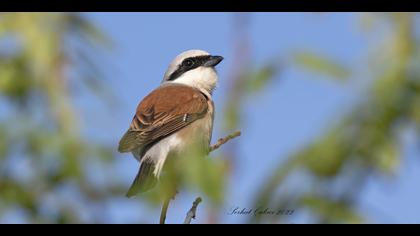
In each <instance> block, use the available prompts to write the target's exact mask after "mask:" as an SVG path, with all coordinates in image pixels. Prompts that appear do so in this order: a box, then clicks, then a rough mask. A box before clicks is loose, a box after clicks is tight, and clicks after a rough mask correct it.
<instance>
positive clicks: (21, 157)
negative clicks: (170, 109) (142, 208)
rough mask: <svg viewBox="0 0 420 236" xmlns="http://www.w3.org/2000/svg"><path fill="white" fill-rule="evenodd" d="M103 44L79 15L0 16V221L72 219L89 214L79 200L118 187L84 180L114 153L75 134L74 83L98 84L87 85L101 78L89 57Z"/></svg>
mask: <svg viewBox="0 0 420 236" xmlns="http://www.w3.org/2000/svg"><path fill="white" fill-rule="evenodd" d="M111 45H112V42H111V41H110V40H109V39H108V37H107V36H106V35H104V34H103V33H102V32H101V31H100V30H99V29H97V28H96V27H95V26H94V25H92V24H91V23H90V22H89V20H88V19H86V18H85V17H84V16H82V15H80V14H70V13H69V14H67V13H1V14H0V97H1V100H0V109H1V111H2V115H1V118H0V219H1V217H2V216H4V214H8V213H9V212H11V211H16V210H18V211H21V212H24V213H25V214H24V217H25V220H27V221H28V222H31V223H77V222H81V221H82V215H87V214H88V215H89V214H90V213H91V212H88V209H87V208H86V209H81V208H80V207H81V206H83V205H85V206H86V205H100V204H102V203H104V202H105V201H106V200H107V199H109V198H111V197H113V196H116V195H117V194H118V195H120V194H123V193H124V191H125V188H126V186H125V188H123V186H122V185H121V184H120V183H118V181H117V178H116V179H115V180H112V181H110V182H109V183H108V184H107V185H106V186H98V185H95V184H93V183H92V181H91V179H90V178H89V173H88V169H89V168H88V166H90V164H92V163H102V164H103V165H107V164H112V162H113V161H114V152H113V148H110V147H108V146H106V145H104V144H100V143H95V141H94V140H87V139H86V138H84V137H83V136H82V135H81V130H80V127H79V120H78V118H79V117H80V116H79V113H78V111H77V110H76V109H75V106H74V104H73V100H74V94H75V93H76V92H77V91H79V90H80V88H82V87H84V88H87V89H89V90H90V91H91V92H92V93H93V94H98V93H96V92H98V91H101V90H102V89H101V87H100V86H91V85H92V83H94V82H93V81H96V84H99V82H98V81H100V80H102V79H104V78H103V77H100V76H98V71H99V70H100V69H99V68H100V66H99V65H98V64H97V63H95V62H94V61H95V60H96V59H95V55H96V51H97V50H98V49H101V48H106V47H108V46H111ZM85 65H92V66H90V67H86V66H85ZM95 68H97V69H95ZM67 187H69V188H74V192H73V195H72V196H73V197H77V199H78V200H77V201H78V203H77V204H76V203H74V202H73V203H71V202H69V200H68V198H69V197H72V196H66V192H65V189H66V188H67ZM51 199H55V200H54V201H53V200H51ZM82 208H83V207H82ZM93 215H95V214H93ZM97 221H100V216H99V215H98V219H95V218H92V219H89V222H97Z"/></svg>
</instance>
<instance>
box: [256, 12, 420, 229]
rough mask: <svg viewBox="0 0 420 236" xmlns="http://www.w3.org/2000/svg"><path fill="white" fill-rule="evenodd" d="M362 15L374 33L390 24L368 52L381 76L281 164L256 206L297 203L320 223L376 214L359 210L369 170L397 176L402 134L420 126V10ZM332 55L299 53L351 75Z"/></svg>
mask: <svg viewBox="0 0 420 236" xmlns="http://www.w3.org/2000/svg"><path fill="white" fill-rule="evenodd" d="M362 17H363V19H367V24H368V25H367V26H366V25H364V27H363V29H364V30H365V31H366V32H367V36H369V32H370V31H372V30H375V29H376V27H377V28H380V27H382V28H385V33H384V34H385V36H384V37H382V39H383V40H384V42H381V43H378V42H377V41H375V42H374V45H373V46H372V50H371V51H369V52H368V53H369V55H367V58H368V59H369V61H370V63H367V66H368V68H367V69H366V71H368V72H367V74H366V75H365V76H366V77H373V78H374V79H373V80H372V82H371V87H370V89H369V90H368V91H367V94H366V97H365V98H364V99H361V101H360V103H359V104H358V105H356V106H355V107H354V109H353V110H352V111H350V112H349V113H348V114H346V115H345V116H344V117H343V118H342V120H341V121H340V122H337V123H336V124H332V125H331V127H328V128H327V131H326V132H325V134H322V135H321V136H320V137H318V138H317V139H315V140H314V141H313V143H312V144H310V145H308V146H307V147H304V148H302V149H301V150H300V151H298V152H296V153H295V154H293V155H291V156H290V157H289V158H288V159H287V160H286V161H283V162H282V163H280V165H279V167H277V168H275V169H274V172H273V174H272V176H271V177H269V178H268V179H267V180H266V182H265V184H264V185H263V187H262V189H260V190H259V191H258V194H257V197H256V200H255V204H256V205H258V206H261V205H263V206H271V207H273V208H275V209H284V208H291V207H294V208H295V212H306V213H309V214H311V215H312V216H313V218H312V220H313V222H314V223H360V222H366V221H369V219H365V218H364V217H363V216H362V215H361V214H360V213H359V212H358V211H357V198H358V193H359V191H360V190H361V189H362V188H363V186H364V183H366V181H367V179H368V177H369V176H372V175H386V176H392V175H393V174H395V173H396V172H397V171H398V166H399V163H400V162H401V158H402V154H401V153H402V141H401V138H400V137H401V134H402V132H404V131H405V130H407V129H409V128H410V127H412V126H416V127H417V134H418V133H419V132H418V130H420V122H419V111H420V106H419V105H420V103H419V100H420V90H419V88H420V71H419V69H418V68H419V67H418V63H419V60H418V59H419V57H420V53H419V52H420V50H419V48H420V47H419V46H420V44H419V41H418V35H416V31H415V29H418V27H419V26H418V24H416V23H418V22H419V21H418V19H417V21H416V17H418V16H417V15H416V14H414V13H386V14H385V13H382V14H378V13H377V14H373V13H372V14H363V15H362ZM373 19H374V20H373ZM384 26H385V27H384ZM326 58H327V57H325V56H322V55H314V54H311V53H303V54H302V53H300V54H297V55H296V57H295V59H296V60H295V62H296V63H297V64H298V65H299V66H303V68H304V69H310V70H311V71H314V72H316V73H323V74H326V75H331V76H332V77H334V78H347V77H348V76H349V75H350V74H351V71H350V70H349V69H345V68H344V67H342V66H340V65H339V64H337V63H335V62H334V61H333V60H331V59H326ZM362 63H365V62H362ZM296 174H299V175H300V176H301V177H302V176H303V177H302V180H301V181H300V182H298V183H296V182H293V178H294V176H296ZM295 180H296V179H295ZM291 182H292V183H293V184H290V183H291ZM285 189H287V190H288V191H287V192H286V191H284V190H285ZM263 220H264V218H262V217H260V218H253V219H250V221H252V222H261V221H263Z"/></svg>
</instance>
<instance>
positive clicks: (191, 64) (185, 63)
mask: <svg viewBox="0 0 420 236" xmlns="http://www.w3.org/2000/svg"><path fill="white" fill-rule="evenodd" d="M184 65H185V66H187V67H191V66H193V65H194V61H193V60H191V59H186V60H185V61H184Z"/></svg>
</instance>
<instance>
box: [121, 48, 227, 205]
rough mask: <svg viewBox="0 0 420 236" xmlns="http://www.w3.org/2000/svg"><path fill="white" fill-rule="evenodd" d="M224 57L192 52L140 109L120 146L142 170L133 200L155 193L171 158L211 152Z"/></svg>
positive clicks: (179, 61) (171, 68) (174, 62)
mask: <svg viewBox="0 0 420 236" xmlns="http://www.w3.org/2000/svg"><path fill="white" fill-rule="evenodd" d="M223 59H224V58H223V57H222V56H218V55H211V54H210V53H208V52H206V51H204V50H198V49H193V50H188V51H185V52H182V53H181V54H179V55H177V56H176V57H175V58H174V59H173V60H172V62H171V63H170V64H169V67H168V68H167V70H166V72H165V73H164V76H163V79H162V81H161V83H160V86H159V87H158V88H156V89H154V90H153V91H152V92H150V93H149V94H148V95H147V96H145V97H144V98H143V99H142V100H141V102H140V103H139V105H138V106H137V109H136V112H135V115H134V117H133V119H132V121H131V123H130V126H129V128H128V130H127V131H126V132H125V133H124V135H123V136H122V138H121V140H120V141H119V145H118V151H119V152H120V153H130V152H131V153H132V155H133V156H134V157H135V158H136V159H137V160H138V161H139V163H140V167H139V171H138V173H137V175H136V177H135V179H134V181H133V182H132V184H131V186H130V188H129V190H128V192H127V193H126V196H127V197H132V196H135V195H137V194H140V193H144V192H147V191H149V190H150V189H152V188H154V187H155V186H156V184H157V183H158V181H159V177H160V175H161V172H162V169H163V167H164V164H165V162H167V159H168V157H169V158H172V156H174V157H176V156H177V155H182V153H185V152H186V150H188V149H190V148H192V146H194V145H196V147H198V148H199V149H200V150H202V151H204V152H208V150H209V146H210V141H211V137H212V132H213V120H214V114H215V107H214V102H213V99H212V94H213V91H214V90H215V88H216V86H217V83H218V73H217V71H216V69H215V67H216V65H218V64H219V63H220V62H221V61H222V60H223Z"/></svg>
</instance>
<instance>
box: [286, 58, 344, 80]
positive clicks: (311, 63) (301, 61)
mask: <svg viewBox="0 0 420 236" xmlns="http://www.w3.org/2000/svg"><path fill="white" fill-rule="evenodd" d="M294 59H295V64H297V65H298V66H300V67H301V68H303V69H307V70H308V71H313V72H315V73H320V74H323V75H327V76H330V77H332V78H337V79H341V80H344V79H347V78H348V77H349V76H350V71H349V70H348V69H347V68H345V67H344V66H343V65H341V64H339V63H337V62H336V61H335V60H333V59H331V58H328V57H326V56H323V55H319V54H316V53H313V52H310V51H300V52H298V53H296V54H295V55H294Z"/></svg>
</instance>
